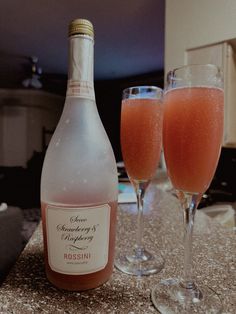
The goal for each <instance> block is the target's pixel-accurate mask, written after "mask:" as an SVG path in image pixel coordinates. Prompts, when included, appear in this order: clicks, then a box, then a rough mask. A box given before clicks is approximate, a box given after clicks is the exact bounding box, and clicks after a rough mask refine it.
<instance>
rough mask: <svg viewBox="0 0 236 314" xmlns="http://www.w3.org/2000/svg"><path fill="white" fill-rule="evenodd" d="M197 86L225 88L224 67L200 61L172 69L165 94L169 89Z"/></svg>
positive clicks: (167, 79) (166, 83)
mask: <svg viewBox="0 0 236 314" xmlns="http://www.w3.org/2000/svg"><path fill="white" fill-rule="evenodd" d="M201 77H202V79H200V78H201ZM197 86H206V87H209V86H210V87H217V88H221V89H224V78H223V71H222V69H221V68H220V67H219V66H217V65H215V64H212V63H205V64H204V63H199V64H186V65H183V66H180V67H177V68H175V69H173V70H170V71H169V72H168V73H167V75H166V80H165V87H164V94H165V93H166V92H167V91H168V90H169V89H176V88H180V87H197Z"/></svg>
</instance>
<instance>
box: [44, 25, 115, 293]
mask: <svg viewBox="0 0 236 314" xmlns="http://www.w3.org/2000/svg"><path fill="white" fill-rule="evenodd" d="M93 36H94V33H93V25H92V24H91V23H90V22H89V21H88V20H84V19H77V20H74V21H72V22H71V23H70V25H69V73H68V85H67V93H66V99H65V106H64V110H63V113H62V116H61V118H60V121H59V123H58V125H57V128H56V130H55V133H54V134H53V137H52V139H51V141H50V144H49V147H48V149H47V153H46V156H45V160H44V165H43V170H42V178H41V208H42V222H43V236H44V253H45V267H46V275H47V278H48V279H49V281H50V282H51V283H52V284H54V285H55V286H56V287H58V288H61V289H66V290H76V291H80V290H86V289H91V288H95V287H97V286H99V285H101V284H103V283H104V282H106V281H107V280H108V279H109V277H110V276H111V274H112V271H113V261H114V247H115V227H116V210H117V185H118V182H117V169H116V163H115V158H114V154H113V151H112V147H111V144H110V142H109V140H108V137H107V135H106V132H105V129H104V127H103V125H102V123H101V120H100V117H99V114H98V111H97V107H96V102H95V95H94V87H93V46H94V40H93Z"/></svg>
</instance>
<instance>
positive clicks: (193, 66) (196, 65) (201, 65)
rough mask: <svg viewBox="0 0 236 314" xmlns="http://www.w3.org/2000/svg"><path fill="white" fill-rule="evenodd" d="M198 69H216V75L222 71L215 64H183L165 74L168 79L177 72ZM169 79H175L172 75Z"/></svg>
mask: <svg viewBox="0 0 236 314" xmlns="http://www.w3.org/2000/svg"><path fill="white" fill-rule="evenodd" d="M200 67H204V68H215V69H216V74H217V73H221V72H222V70H221V68H220V67H219V66H218V65H216V64H213V63H192V64H185V65H182V66H179V67H177V68H174V69H173V70H170V71H168V72H167V77H169V76H170V75H171V74H174V73H176V72H177V71H179V70H182V69H187V68H200ZM170 78H171V79H172V78H173V79H174V78H175V76H174V75H172V76H171V77H170Z"/></svg>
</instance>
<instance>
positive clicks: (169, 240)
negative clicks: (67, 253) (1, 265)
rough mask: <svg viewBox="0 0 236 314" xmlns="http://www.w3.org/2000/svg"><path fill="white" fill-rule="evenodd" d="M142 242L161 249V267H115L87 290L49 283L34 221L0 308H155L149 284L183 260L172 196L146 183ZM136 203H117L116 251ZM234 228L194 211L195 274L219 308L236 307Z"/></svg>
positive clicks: (123, 243)
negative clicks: (133, 272) (134, 271)
mask: <svg viewBox="0 0 236 314" xmlns="http://www.w3.org/2000/svg"><path fill="white" fill-rule="evenodd" d="M144 213H145V215H144V216H145V230H144V242H145V246H146V248H148V249H149V251H151V252H153V253H158V254H159V253H161V254H162V255H163V257H164V259H165V267H164V269H163V270H162V271H161V272H160V273H158V274H155V275H151V276H145V277H142V278H137V277H135V276H130V275H126V274H123V273H121V272H119V271H118V270H117V269H114V272H113V275H112V278H111V279H110V280H109V281H108V282H107V283H106V284H104V285H103V286H101V287H99V288H97V289H94V290H90V291H86V292H65V291H60V290H58V289H56V288H54V287H53V286H52V285H51V284H50V283H49V282H48V281H47V279H46V277H45V273H44V261H43V244H42V230H41V228H42V226H41V224H40V225H39V226H38V228H37V230H36V231H35V233H34V235H33V236H32V238H31V239H30V241H29V243H28V245H27V246H26V248H25V250H24V251H23V252H22V254H21V255H20V257H19V259H18V261H17V263H16V265H15V266H14V267H13V269H12V270H11V272H10V274H9V275H8V277H7V279H6V280H5V282H4V283H3V285H2V286H1V288H0V313H17V314H18V313H24V314H26V313H96V314H99V313H101V314H103V313H122V314H126V313H127V314H128V313H129V314H136V313H137V314H138V313H157V311H156V310H155V308H154V306H153V305H152V302H151V299H150V292H151V289H152V288H153V287H154V286H155V285H158V283H159V281H160V280H161V279H165V278H169V277H173V276H174V277H176V276H178V275H180V274H181V270H182V264H183V262H182V261H183V257H182V256H183V247H182V229H183V226H182V215H181V210H180V208H179V203H178V201H177V199H176V198H175V197H174V196H172V195H170V194H167V193H166V192H162V191H161V190H159V189H158V190H157V189H156V187H155V186H152V187H151V188H150V191H149V192H148V195H147V200H146V204H145V210H144ZM135 217H136V215H135V204H132V205H120V206H119V213H118V227H117V233H118V234H117V252H118V251H119V250H124V248H125V247H127V245H131V246H132V244H133V242H132V239H135V227H136V224H135ZM235 240H236V234H235V233H234V232H233V230H232V228H231V229H229V228H228V229H227V228H224V227H222V226H221V225H220V224H218V223H216V222H214V221H213V220H212V219H211V218H209V217H208V216H206V215H205V214H204V213H202V211H198V212H197V216H196V220H195V230H194V244H193V247H194V250H193V251H194V256H193V263H194V277H195V280H196V282H197V283H198V284H200V285H201V284H204V285H207V286H210V287H211V288H212V289H214V290H215V291H216V292H217V293H218V294H219V296H220V297H221V299H222V302H223V313H224V314H228V313H234V314H235V313H236V241H235Z"/></svg>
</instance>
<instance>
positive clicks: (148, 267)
mask: <svg viewBox="0 0 236 314" xmlns="http://www.w3.org/2000/svg"><path fill="white" fill-rule="evenodd" d="M115 266H116V268H117V269H119V270H120V271H122V272H123V273H126V274H129V275H134V276H147V275H152V274H155V273H157V272H159V271H161V270H162V268H163V267H164V259H163V258H162V257H161V256H156V255H155V256H153V255H151V254H150V253H149V252H147V251H146V250H143V251H142V253H141V254H136V253H135V251H133V252H132V253H131V254H121V253H120V254H119V255H118V256H117V257H116V259H115Z"/></svg>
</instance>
